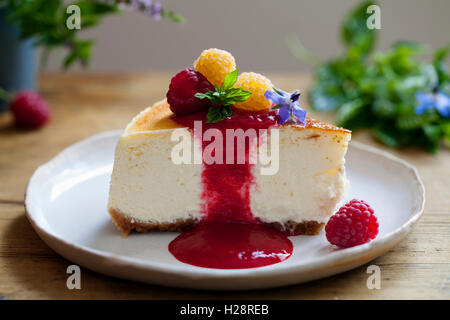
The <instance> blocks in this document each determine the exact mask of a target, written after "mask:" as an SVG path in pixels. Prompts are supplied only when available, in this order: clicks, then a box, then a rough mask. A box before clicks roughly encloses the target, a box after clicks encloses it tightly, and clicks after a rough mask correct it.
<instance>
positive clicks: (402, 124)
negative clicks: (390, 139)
mask: <svg viewBox="0 0 450 320" xmlns="http://www.w3.org/2000/svg"><path fill="white" fill-rule="evenodd" d="M438 119H439V116H438V115H437V114H436V112H432V113H429V114H423V115H418V114H415V113H411V114H407V115H402V116H400V117H399V118H397V120H396V126H397V128H398V129H400V130H415V129H419V128H421V127H423V126H424V125H425V124H428V123H431V122H434V121H436V120H438Z"/></svg>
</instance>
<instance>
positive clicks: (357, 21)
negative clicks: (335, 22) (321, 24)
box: [341, 1, 376, 55]
mask: <svg viewBox="0 0 450 320" xmlns="http://www.w3.org/2000/svg"><path fill="white" fill-rule="evenodd" d="M373 4H374V2H372V1H365V2H363V3H362V4H361V5H359V6H358V7H357V8H355V9H354V10H353V11H352V12H351V13H350V15H349V16H348V17H347V18H346V19H345V21H344V24H343V26H342V30H341V37H342V39H343V41H344V43H345V44H346V45H347V47H348V48H350V49H351V50H354V51H355V50H356V51H357V52H354V53H360V54H363V55H364V54H367V53H369V52H370V51H371V50H372V49H373V47H374V45H375V39H376V33H375V31H374V30H371V29H369V28H367V18H368V17H369V15H368V14H367V8H368V7H369V6H371V5H373Z"/></svg>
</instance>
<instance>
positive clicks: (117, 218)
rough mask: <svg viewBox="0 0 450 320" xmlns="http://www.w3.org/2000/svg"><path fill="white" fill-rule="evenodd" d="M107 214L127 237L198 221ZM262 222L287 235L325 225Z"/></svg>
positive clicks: (307, 232)
mask: <svg viewBox="0 0 450 320" xmlns="http://www.w3.org/2000/svg"><path fill="white" fill-rule="evenodd" d="M109 214H110V215H111V218H112V220H113V222H114V224H115V225H116V227H117V229H119V230H120V231H121V232H122V235H123V236H124V237H127V236H128V235H129V234H130V232H132V231H133V230H135V231H137V232H140V233H146V232H148V231H169V232H170V231H171V232H183V231H188V230H190V229H193V228H194V227H195V226H196V225H197V224H198V223H199V220H198V219H192V218H189V219H177V220H175V221H174V222H162V223H152V222H143V221H138V220H135V219H133V218H132V217H130V216H129V215H126V214H124V213H122V212H120V211H119V210H116V209H111V208H110V209H109ZM263 223H264V224H267V225H270V226H271V227H273V228H275V229H277V230H279V231H281V232H283V233H285V234H288V235H317V234H319V233H320V231H321V230H322V228H323V227H324V226H325V223H324V222H318V221H303V222H295V221H292V220H289V221H286V222H284V223H279V222H272V223H267V222H263Z"/></svg>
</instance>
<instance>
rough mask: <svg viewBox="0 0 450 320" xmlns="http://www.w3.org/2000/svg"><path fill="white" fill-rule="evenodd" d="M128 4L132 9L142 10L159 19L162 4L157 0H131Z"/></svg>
mask: <svg viewBox="0 0 450 320" xmlns="http://www.w3.org/2000/svg"><path fill="white" fill-rule="evenodd" d="M130 6H131V7H132V8H134V9H137V10H141V11H144V12H145V13H147V14H149V15H151V16H152V17H153V19H155V20H160V19H161V13H162V5H161V3H160V2H159V1H152V0H132V1H131V3H130Z"/></svg>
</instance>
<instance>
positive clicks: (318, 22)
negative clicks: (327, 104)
mask: <svg viewBox="0 0 450 320" xmlns="http://www.w3.org/2000/svg"><path fill="white" fill-rule="evenodd" d="M359 2H360V1H357V0H339V1H336V0H318V1H317V0H277V1H273V0H227V1H217V0H214V1H212V0H189V1H185V0H163V1H162V2H161V3H162V4H163V6H164V8H168V9H171V10H173V11H175V12H176V13H178V14H180V15H182V16H184V17H185V18H186V23H185V24H183V25H180V24H176V23H172V22H170V21H168V20H161V21H154V20H153V19H151V17H148V16H146V15H145V14H142V13H139V12H136V11H130V12H124V13H122V14H120V15H112V16H107V17H106V18H105V19H104V20H102V23H100V24H99V25H98V26H97V27H96V28H93V29H92V30H89V31H87V32H84V33H83V37H84V36H85V37H86V38H89V39H95V40H96V45H95V46H94V48H93V56H92V60H91V68H90V71H144V70H179V69H182V68H185V67H186V66H190V65H191V64H192V61H193V60H194V59H195V58H196V57H197V56H198V55H199V54H200V52H201V50H202V49H204V48H210V47H217V48H221V49H226V50H228V51H230V52H232V53H233V55H234V56H235V57H236V60H237V63H238V66H239V67H240V69H241V70H257V71H259V72H283V73H285V72H292V73H294V72H303V71H309V70H311V68H310V67H309V66H308V65H306V64H304V63H302V62H299V61H298V60H296V59H295V58H294V57H293V55H292V54H291V53H290V52H289V50H288V49H287V47H286V36H287V35H289V34H295V35H297V36H298V38H299V39H300V40H301V42H302V43H303V45H304V46H305V47H306V48H308V49H309V50H310V51H312V52H314V53H315V54H316V55H318V56H319V57H320V58H329V57H332V56H335V55H337V54H339V53H340V52H341V51H342V46H341V43H340V40H339V27H340V25H341V23H342V20H343V19H344V17H345V15H346V14H348V13H349V11H350V10H351V9H352V8H353V7H354V6H355V5H357V4H358V3H359ZM378 4H379V5H380V7H381V30H380V31H381V32H379V42H378V47H377V48H378V49H381V50H383V49H386V48H387V47H388V46H389V45H390V44H391V43H392V42H393V41H395V40H399V39H408V40H414V41H417V42H420V43H423V44H426V45H428V46H429V47H430V48H431V49H434V48H436V47H440V46H443V45H446V44H448V43H449V42H450V35H449V30H450V19H449V16H450V1H448V0H432V1H423V0H395V1H392V0H382V1H378ZM61 59H62V53H61V55H58V54H56V55H55V54H53V55H51V56H50V59H49V64H48V69H50V70H59V68H60V66H61ZM80 69H81V68H80V67H79V66H76V67H74V68H72V69H71V70H74V71H77V70H78V71H79V70H80Z"/></svg>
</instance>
